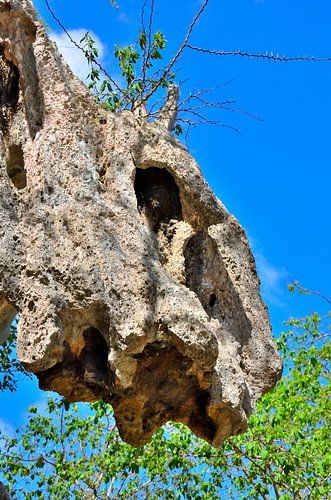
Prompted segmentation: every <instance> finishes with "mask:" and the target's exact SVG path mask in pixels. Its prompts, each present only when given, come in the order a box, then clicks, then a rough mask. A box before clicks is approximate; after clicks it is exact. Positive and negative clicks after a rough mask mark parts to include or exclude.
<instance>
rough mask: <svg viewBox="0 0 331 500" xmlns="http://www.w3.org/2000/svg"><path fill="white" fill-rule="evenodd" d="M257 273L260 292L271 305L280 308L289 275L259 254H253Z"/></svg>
mask: <svg viewBox="0 0 331 500" xmlns="http://www.w3.org/2000/svg"><path fill="white" fill-rule="evenodd" d="M254 256H255V261H256V267H257V272H258V275H259V277H260V280H261V291H262V294H263V295H264V297H265V299H266V300H267V301H269V302H270V303H271V304H273V305H275V306H278V307H282V306H283V305H284V304H283V300H282V297H283V295H284V291H285V290H286V289H287V282H288V281H289V275H288V272H287V271H286V269H284V268H279V267H276V266H274V265H273V264H271V262H269V261H268V259H267V258H266V257H265V256H264V255H263V254H262V253H261V252H254Z"/></svg>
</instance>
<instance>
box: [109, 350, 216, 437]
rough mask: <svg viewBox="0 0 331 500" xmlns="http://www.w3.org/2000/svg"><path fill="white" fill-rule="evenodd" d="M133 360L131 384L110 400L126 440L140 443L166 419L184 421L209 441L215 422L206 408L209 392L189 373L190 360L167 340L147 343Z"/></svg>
mask: <svg viewBox="0 0 331 500" xmlns="http://www.w3.org/2000/svg"><path fill="white" fill-rule="evenodd" d="M136 361H137V370H136V373H135V377H134V381H133V386H132V387H131V388H128V389H126V390H124V391H122V392H121V393H118V394H117V395H115V396H114V397H113V398H112V401H111V403H112V405H113V407H114V411H115V417H116V420H117V424H118V427H119V430H120V434H121V435H122V437H123V438H124V439H125V441H127V442H129V443H130V444H132V445H133V446H140V445H142V444H144V443H145V442H146V441H147V440H148V439H149V438H150V436H151V434H152V433H153V432H154V431H155V429H157V428H158V427H160V426H161V425H163V424H164V423H165V422H167V421H169V420H173V421H177V422H178V421H179V422H184V423H185V424H187V425H188V426H189V427H190V428H191V429H192V430H193V432H195V433H196V434H198V435H200V436H203V437H204V438H205V439H207V440H209V441H212V439H213V437H214V435H215V424H214V422H213V421H212V419H211V418H210V417H209V415H208V411H207V410H208V404H209V400H210V395H209V391H208V390H203V389H201V387H200V384H199V378H198V376H197V375H196V374H194V373H192V366H193V361H192V360H191V359H190V358H189V357H187V356H184V355H183V354H181V353H180V352H179V351H178V349H177V348H176V347H175V346H173V345H171V344H169V343H167V342H154V343H152V344H148V345H147V346H146V347H145V349H144V350H143V352H142V353H141V354H138V355H136ZM128 424H129V425H128Z"/></svg>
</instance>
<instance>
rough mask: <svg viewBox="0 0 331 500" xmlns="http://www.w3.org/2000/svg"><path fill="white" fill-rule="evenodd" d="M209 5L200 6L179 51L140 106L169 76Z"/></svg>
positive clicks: (205, 2)
mask: <svg viewBox="0 0 331 500" xmlns="http://www.w3.org/2000/svg"><path fill="white" fill-rule="evenodd" d="M208 3H209V0H205V1H204V3H203V4H202V6H201V8H200V10H199V11H198V13H197V14H196V16H195V18H194V19H193V21H192V23H191V24H190V26H189V29H188V30H187V33H186V36H185V38H184V41H183V43H182V44H181V46H180V47H179V49H178V50H177V52H176V54H175V55H174V57H173V58H172V59H171V61H170V63H169V64H168V66H167V67H166V68H165V70H164V71H163V73H162V76H161V77H160V79H159V81H158V82H157V84H156V85H155V86H154V87H153V89H152V90H151V91H150V92H149V93H148V94H147V95H145V97H144V98H143V99H142V100H141V104H143V103H145V102H146V101H148V99H149V98H150V97H151V96H152V95H153V94H154V93H155V92H156V91H157V90H158V88H159V87H160V85H161V83H162V81H163V79H164V78H165V77H166V76H167V75H168V74H169V72H170V70H171V68H172V67H173V66H174V65H175V64H176V62H177V61H178V59H179V57H180V55H181V53H182V52H183V50H184V49H185V47H188V45H187V42H188V41H189V38H190V36H191V34H192V31H193V29H194V27H195V25H196V24H197V22H198V20H199V18H200V17H201V15H202V13H203V11H204V10H205V8H206V7H207V5H208Z"/></svg>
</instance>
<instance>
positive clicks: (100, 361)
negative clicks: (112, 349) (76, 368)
mask: <svg viewBox="0 0 331 500" xmlns="http://www.w3.org/2000/svg"><path fill="white" fill-rule="evenodd" d="M83 337H84V340H85V347H84V349H83V350H82V352H81V354H80V356H79V360H80V362H81V364H82V367H83V370H84V380H85V381H86V383H87V384H89V385H96V386H97V387H98V386H100V387H101V388H102V387H103V388H104V387H105V385H106V386H107V378H108V345H107V343H106V341H105V339H104V338H103V337H102V335H101V333H100V332H99V330H97V329H96V328H93V327H90V328H88V329H87V330H85V332H84V334H83Z"/></svg>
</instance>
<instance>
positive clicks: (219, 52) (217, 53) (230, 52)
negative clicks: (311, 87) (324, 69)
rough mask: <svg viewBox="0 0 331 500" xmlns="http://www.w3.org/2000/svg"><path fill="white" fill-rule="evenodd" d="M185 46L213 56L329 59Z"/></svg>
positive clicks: (276, 59)
mask: <svg viewBox="0 0 331 500" xmlns="http://www.w3.org/2000/svg"><path fill="white" fill-rule="evenodd" d="M186 47H187V48H188V49H191V50H195V51H196V52H203V53H204V54H212V55H215V56H241V57H250V58H255V59H267V60H269V61H275V62H277V61H278V62H291V61H311V62H325V61H331V57H314V56H294V57H288V56H280V55H279V54H273V53H272V52H270V53H268V52H266V53H265V54H263V53H262V52H261V53H260V52H245V51H242V50H212V49H204V48H203V47H196V46H194V45H189V44H186Z"/></svg>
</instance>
